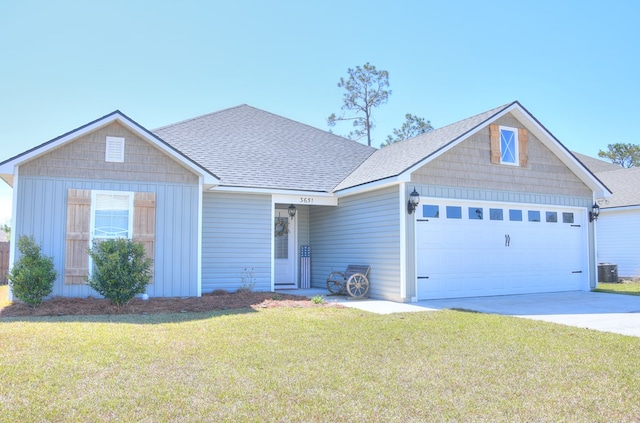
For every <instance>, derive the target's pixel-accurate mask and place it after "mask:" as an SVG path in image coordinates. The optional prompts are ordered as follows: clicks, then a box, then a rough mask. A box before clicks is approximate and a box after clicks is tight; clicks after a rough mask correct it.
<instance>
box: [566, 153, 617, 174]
mask: <svg viewBox="0 0 640 423" xmlns="http://www.w3.org/2000/svg"><path fill="white" fill-rule="evenodd" d="M571 153H573V155H574V156H576V158H577V159H578V160H580V161H581V162H582V164H583V165H585V166H586V167H587V168H588V169H589V170H590V171H591V172H593V173H600V172H607V171H610V170H620V169H621V166H620V165H617V164H615V163H611V162H605V161H604V160H600V159H596V158H594V157H590V156H585V155H584V154H580V153H576V152H575V151H572V152H571Z"/></svg>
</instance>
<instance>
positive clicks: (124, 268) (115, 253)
mask: <svg viewBox="0 0 640 423" xmlns="http://www.w3.org/2000/svg"><path fill="white" fill-rule="evenodd" d="M89 256H90V257H91V259H92V260H93V272H92V274H91V276H90V277H89V278H87V282H88V284H89V286H90V287H91V288H93V289H95V290H96V291H97V292H98V293H99V294H100V295H102V296H104V297H105V298H108V299H109V300H111V302H112V303H113V304H115V305H117V306H122V305H124V304H126V303H128V302H129V300H131V299H132V298H133V297H135V296H136V295H137V294H143V293H144V291H145V289H146V288H147V285H148V284H149V280H150V279H151V265H152V263H153V261H152V260H151V259H150V258H147V257H146V255H145V251H144V245H143V244H142V243H138V242H133V241H132V240H130V239H125V238H118V239H108V240H105V241H101V242H96V243H94V244H93V248H91V249H89Z"/></svg>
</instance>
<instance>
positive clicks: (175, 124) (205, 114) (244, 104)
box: [151, 103, 255, 132]
mask: <svg viewBox="0 0 640 423" xmlns="http://www.w3.org/2000/svg"><path fill="white" fill-rule="evenodd" d="M241 107H251V108H252V109H255V107H252V106H249V105H248V104H246V103H242V104H238V105H236V106H231V107H227V108H225V109H220V110H216V111H215V112H209V113H204V114H202V115H198V116H194V117H191V118H187V119H183V120H180V121H178V122H174V123H170V124H168V125H164V126H160V127H158V128H154V129H152V130H151V132H155V131H160V130H163V129H167V128H171V127H172V126H178V125H182V124H184V123H187V122H193V121H194V120H198V119H202V118H205V117H209V116H213V115H217V114H220V113H222V112H226V111H229V110H233V109H239V108H241Z"/></svg>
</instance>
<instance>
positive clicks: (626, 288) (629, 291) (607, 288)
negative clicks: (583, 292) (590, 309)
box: [594, 282, 640, 295]
mask: <svg viewBox="0 0 640 423" xmlns="http://www.w3.org/2000/svg"><path fill="white" fill-rule="evenodd" d="M594 291H596V292H609V293H612V294H625V295H640V282H627V283H602V282H600V283H598V288H596V289H594Z"/></svg>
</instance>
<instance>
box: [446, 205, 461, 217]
mask: <svg viewBox="0 0 640 423" xmlns="http://www.w3.org/2000/svg"><path fill="white" fill-rule="evenodd" d="M447 219H462V207H460V206H447Z"/></svg>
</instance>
